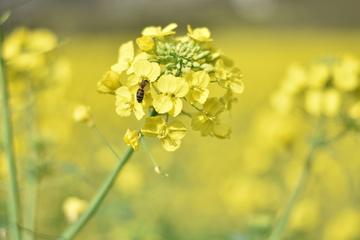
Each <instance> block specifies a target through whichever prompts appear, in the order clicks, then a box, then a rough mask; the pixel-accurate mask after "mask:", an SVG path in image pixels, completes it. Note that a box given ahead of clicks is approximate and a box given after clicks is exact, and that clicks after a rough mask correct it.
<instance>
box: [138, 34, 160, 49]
mask: <svg viewBox="0 0 360 240" xmlns="http://www.w3.org/2000/svg"><path fill="white" fill-rule="evenodd" d="M136 43H137V45H138V46H139V48H140V49H141V51H143V52H148V51H150V50H152V49H153V48H154V47H155V43H154V40H153V39H152V38H151V37H148V36H142V37H140V38H138V39H136Z"/></svg>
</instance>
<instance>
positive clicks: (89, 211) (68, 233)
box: [58, 110, 156, 240]
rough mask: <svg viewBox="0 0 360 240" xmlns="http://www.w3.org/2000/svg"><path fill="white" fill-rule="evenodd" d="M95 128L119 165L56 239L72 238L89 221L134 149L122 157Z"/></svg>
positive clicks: (152, 113) (68, 239)
mask: <svg viewBox="0 0 360 240" xmlns="http://www.w3.org/2000/svg"><path fill="white" fill-rule="evenodd" d="M155 113H156V112H155V110H153V111H152V112H151V113H150V114H149V116H150V117H151V116H153V115H155ZM93 129H94V130H95V133H96V134H97V136H98V137H99V138H100V140H101V141H102V142H103V143H104V144H105V145H106V146H107V147H109V148H110V150H111V151H112V152H113V154H114V155H115V156H116V158H117V159H118V160H119V161H120V163H119V165H118V166H117V167H116V168H115V169H114V170H113V171H112V172H111V173H110V175H109V176H108V177H107V178H106V180H105V181H104V183H103V184H102V185H101V187H100V189H99V190H98V191H97V193H96V194H95V196H94V197H93V198H92V200H91V202H90V203H89V205H88V207H87V208H86V210H85V211H84V212H83V213H82V214H81V216H80V217H79V218H78V219H77V220H76V221H75V222H74V223H73V224H72V225H71V226H70V227H69V228H68V229H66V230H65V232H63V233H62V234H61V236H60V237H59V238H58V240H63V239H67V240H70V239H72V238H73V237H74V236H75V235H76V234H77V233H78V232H79V231H80V230H81V228H82V227H83V226H84V225H85V224H86V223H87V222H88V221H89V219H90V218H91V217H92V216H93V215H94V213H95V212H96V210H97V209H98V208H99V207H100V205H101V203H102V201H103V200H104V198H105V196H106V195H107V193H108V192H109V190H110V189H111V187H112V185H113V183H114V181H115V179H116V176H117V175H118V173H119V172H120V170H121V169H122V168H123V166H124V165H125V163H126V162H127V161H128V160H129V159H130V157H131V155H132V154H133V152H134V149H132V148H131V147H129V148H128V150H127V151H126V153H125V154H124V156H123V157H122V159H121V158H120V157H119V156H118V155H117V154H116V152H115V151H114V149H113V148H112V147H111V146H110V144H109V143H108V142H107V141H106V139H105V138H104V137H103V135H102V134H101V133H100V131H99V130H98V129H97V128H96V127H95V125H94V127H93Z"/></svg>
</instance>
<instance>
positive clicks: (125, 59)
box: [111, 41, 134, 74]
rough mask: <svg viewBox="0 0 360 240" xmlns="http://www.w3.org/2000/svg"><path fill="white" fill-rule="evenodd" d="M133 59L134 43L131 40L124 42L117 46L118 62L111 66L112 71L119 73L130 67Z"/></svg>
mask: <svg viewBox="0 0 360 240" xmlns="http://www.w3.org/2000/svg"><path fill="white" fill-rule="evenodd" d="M133 60H134V44H133V42H132V41H129V42H127V43H124V44H122V45H121V46H120V48H119V59H118V62H117V63H116V64H115V65H113V66H112V67H111V70H112V71H115V72H117V73H119V74H121V73H122V72H123V71H126V70H128V69H129V68H130V66H131V63H132V62H133Z"/></svg>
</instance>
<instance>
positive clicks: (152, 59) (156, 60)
mask: <svg viewBox="0 0 360 240" xmlns="http://www.w3.org/2000/svg"><path fill="white" fill-rule="evenodd" d="M148 61H149V62H158V61H159V60H158V59H157V58H149V59H148Z"/></svg>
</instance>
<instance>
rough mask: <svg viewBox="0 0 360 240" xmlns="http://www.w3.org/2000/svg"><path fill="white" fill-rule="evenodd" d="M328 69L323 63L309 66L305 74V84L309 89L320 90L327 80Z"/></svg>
mask: <svg viewBox="0 0 360 240" xmlns="http://www.w3.org/2000/svg"><path fill="white" fill-rule="evenodd" d="M329 74H330V73H329V69H328V67H327V66H326V65H325V64H323V63H317V64H314V65H311V66H310V69H309V70H308V73H307V82H308V85H309V87H312V88H318V89H321V88H323V87H324V86H325V84H326V82H327V81H328V80H329V77H330V75H329Z"/></svg>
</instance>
